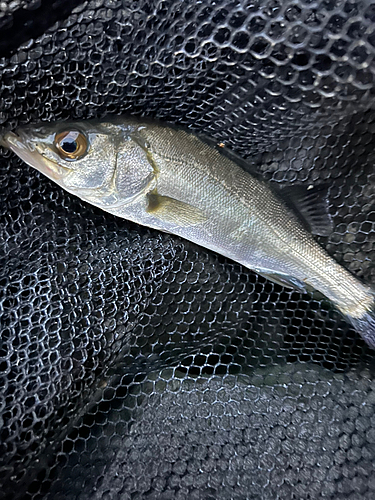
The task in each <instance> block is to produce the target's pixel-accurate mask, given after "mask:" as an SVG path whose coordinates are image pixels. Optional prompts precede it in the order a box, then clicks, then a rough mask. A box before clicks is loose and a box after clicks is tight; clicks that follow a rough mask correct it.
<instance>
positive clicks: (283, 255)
mask: <svg viewBox="0 0 375 500" xmlns="http://www.w3.org/2000/svg"><path fill="white" fill-rule="evenodd" d="M1 142H2V144H3V145H4V146H6V147H8V148H10V149H11V150H12V151H13V152H14V153H16V155H18V156H19V157H20V158H21V159H22V160H23V161H24V162H25V163H27V164H28V165H30V166H31V167H33V168H35V169H37V170H38V171H40V172H42V173H43V174H44V175H46V176H47V177H48V178H49V179H51V180H52V181H54V182H55V183H56V184H58V185H59V186H60V187H61V188H63V189H65V190H66V191H68V192H69V193H72V194H73V195H76V196H78V197H79V198H81V199H82V200H84V201H86V202H88V203H90V204H92V205H94V206H96V207H99V208H101V209H102V210H104V211H106V212H109V213H110V214H113V215H115V216H117V217H121V218H124V219H127V220H129V221H132V222H135V223H137V224H141V225H143V226H147V227H150V228H153V229H156V230H159V231H164V232H167V233H171V234H174V235H178V236H180V237H182V238H185V239H186V240H189V241H191V242H193V243H196V244H198V245H200V246H202V247H204V248H206V249H209V250H212V251H214V252H217V253H219V254H221V255H223V256H225V257H227V258H229V259H232V260H233V261H235V262H238V263H239V264H241V265H243V266H245V267H246V268H248V269H251V270H252V271H255V272H256V273H258V274H260V275H261V276H264V277H266V278H267V279H270V280H271V281H273V282H275V283H278V284H281V285H283V286H285V287H288V288H292V289H296V290H299V291H303V292H305V291H311V290H315V291H318V292H320V293H321V294H322V295H324V296H325V297H326V298H327V299H329V300H330V301H331V302H332V304H333V305H334V306H335V307H336V308H337V309H338V310H339V311H340V312H341V313H342V314H343V315H344V316H345V318H346V319H347V321H348V322H349V323H350V324H351V325H352V326H353V327H354V329H355V330H356V331H357V332H358V333H359V334H360V335H361V336H362V338H363V339H364V340H365V342H366V343H367V344H368V345H369V346H370V347H371V348H373V349H374V348H375V314H374V310H375V294H374V290H373V289H372V288H371V287H370V286H369V285H366V284H364V283H362V282H361V281H360V280H359V279H358V278H357V277H355V276H354V275H353V274H351V273H350V272H349V271H348V270H347V269H345V268H344V267H343V266H342V265H340V264H339V263H338V262H337V261H336V260H334V259H333V258H332V257H331V256H330V255H329V254H328V253H327V252H326V251H325V250H324V249H323V248H322V247H321V246H320V245H319V244H318V242H317V241H316V239H315V238H314V234H326V235H327V234H329V232H330V231H331V230H332V229H331V228H332V225H331V222H330V219H329V217H328V211H327V207H328V204H327V202H322V203H320V202H319V198H322V199H324V197H321V196H320V194H321V193H319V191H320V189H321V188H320V187H319V186H317V187H313V188H312V189H309V188H310V186H309V188H308V189H304V188H301V187H298V189H295V191H294V194H293V192H292V190H290V191H288V190H284V191H283V190H282V189H281V190H276V189H275V188H273V187H271V185H270V183H269V182H266V181H265V180H264V179H262V178H261V176H259V175H256V173H255V172H254V173H250V169H245V168H244V166H245V165H244V162H245V160H242V159H241V158H240V157H239V156H237V155H236V154H235V153H232V152H230V150H227V152H226V153H225V154H224V153H223V152H222V150H223V149H226V148H225V147H223V146H224V144H220V145H219V149H220V150H219V149H218V148H215V147H214V145H213V143H212V141H210V140H208V139H207V138H205V137H203V138H202V137H198V136H197V135H195V134H193V133H191V132H190V131H188V130H184V129H182V128H181V129H180V128H178V127H175V126H170V125H167V124H163V123H159V122H156V121H152V120H147V119H141V118H134V117H131V116H116V117H107V118H104V119H103V120H87V121H85V120H83V121H71V122H60V123H42V124H37V125H28V126H24V127H20V128H18V129H16V130H15V131H12V132H7V133H5V134H4V135H3V137H2V139H1ZM309 228H310V229H309Z"/></svg>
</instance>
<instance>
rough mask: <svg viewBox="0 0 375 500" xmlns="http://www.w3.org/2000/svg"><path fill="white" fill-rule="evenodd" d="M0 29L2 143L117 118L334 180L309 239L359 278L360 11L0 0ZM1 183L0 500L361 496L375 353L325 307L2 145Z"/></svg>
mask: <svg viewBox="0 0 375 500" xmlns="http://www.w3.org/2000/svg"><path fill="white" fill-rule="evenodd" d="M41 19H43V23H40V22H39V21H40V20H41ZM0 27H3V28H4V29H3V31H2V32H1V33H0V75H1V77H0V122H1V125H2V130H3V131H6V130H10V129H13V128H14V127H16V126H18V125H21V124H25V123H30V122H38V121H40V120H53V121H56V120H63V119H72V118H85V119H86V118H92V117H102V116H104V115H105V114H109V113H115V114H125V113H129V112H131V113H132V114H135V115H145V116H149V117H154V118H157V119H161V120H165V121H169V122H171V123H178V124H180V125H181V124H182V125H184V126H186V127H188V128H190V129H191V130H193V131H195V132H196V133H203V134H205V135H209V136H211V137H212V138H213V139H215V140H217V141H218V142H224V143H225V144H226V145H227V146H228V147H230V148H231V149H233V150H234V151H236V152H237V153H239V154H240V155H241V156H242V157H243V158H246V159H247V160H248V162H249V166H251V168H254V167H255V168H257V169H258V171H259V172H261V173H262V174H263V176H264V178H266V179H268V180H269V181H270V182H278V183H283V184H291V183H293V184H296V183H299V184H306V185H309V184H310V183H312V182H314V183H315V182H318V181H319V182H324V183H327V184H328V185H329V188H330V189H329V204H330V213H331V215H332V217H333V221H334V231H333V232H332V234H331V236H330V237H328V238H322V237H321V238H319V242H320V243H321V244H322V246H323V247H325V248H326V249H327V251H328V252H329V253H330V254H331V255H333V256H334V257H335V259H336V260H337V261H338V262H340V263H341V264H342V265H344V266H345V267H347V268H348V269H350V270H351V271H352V272H353V273H354V274H356V275H357V276H358V277H359V278H360V279H362V280H363V281H365V282H366V283H369V284H374V283H375V271H374V267H373V264H372V263H373V261H374V260H375V247H374V242H375V230H374V222H375V210H374V195H375V192H374V186H375V172H374V159H375V155H374V148H373V143H374V139H375V138H374V133H375V111H374V104H375V99H374V97H375V90H374V89H375V87H374V73H375V65H374V55H375V3H371V2H370V1H361V0H348V1H344V0H337V1H330V0H324V1H322V0H317V1H310V0H305V1H303V2H302V1H297V0H293V1H277V0H269V1H267V0H253V1H251V2H250V1H245V0H241V1H233V2H228V1H227V0H225V1H224V0H217V1H209V0H202V1H201V2H194V1H192V0H191V1H190V0H189V1H186V0H185V1H181V0H180V1H179V0H169V1H156V0H147V1H143V0H139V1H131V0H94V1H89V2H87V1H86V2H60V1H58V0H57V1H56V2H54V3H53V4H51V2H46V1H43V0H41V1H21V0H20V1H16V0H15V1H2V2H0ZM9 33H13V34H14V36H9ZM0 183H1V186H2V189H1V190H0V258H1V266H0V321H1V336H0V478H1V479H0V484H1V489H0V498H3V499H6V500H8V499H12V500H17V499H25V500H39V499H80V500H85V499H98V500H99V499H103V500H112V499H113V500H115V499H121V500H126V499H141V498H142V499H145V498H147V499H185V498H189V499H193V500H194V499H205V500H208V499H217V498H222V499H245V498H246V499H247V498H248V499H272V500H274V499H283V500H285V499H318V498H319V499H320V498H327V499H332V500H333V499H334V500H341V499H345V500H347V499H349V500H355V499H359V498H360V499H361V500H367V499H368V500H370V499H373V498H374V495H375V479H374V461H375V431H374V429H375V390H374V389H375V380H374V368H375V367H374V357H373V351H371V350H370V349H369V348H367V347H366V346H365V344H364V342H363V341H362V340H361V339H360V337H359V336H358V334H356V333H355V332H354V331H353V330H352V329H351V328H350V326H349V325H348V324H347V323H346V322H345V320H344V319H343V318H342V317H341V316H340V315H339V313H337V312H336V311H335V310H333V308H332V306H331V305H330V304H329V303H328V302H327V301H326V300H323V299H321V298H320V297H318V296H316V295H314V294H313V295H311V294H302V293H297V292H295V291H290V290H287V289H284V288H282V287H281V286H279V285H276V284H273V283H270V282H268V281H266V280H265V279H263V278H261V277H259V276H257V275H256V274H254V273H252V272H251V271H249V270H247V269H244V268H243V267H241V266H240V265H238V264H235V263H233V262H231V261H229V260H227V259H225V258H223V257H221V256H218V255H215V254H213V253H212V252H209V251H206V250H204V249H202V248H199V247H197V246H196V245H194V244H192V243H189V242H186V241H183V240H181V239H179V238H177V237H173V236H170V235H166V234H159V233H157V232H155V231H151V230H149V229H147V228H142V227H139V226H136V225H135V224H131V223H129V222H127V221H124V220H120V219H117V218H115V217H113V216H110V215H108V214H104V213H103V212H101V211H100V210H98V209H96V208H93V207H91V206H88V205H86V204H84V203H83V202H81V201H80V200H78V199H77V198H75V197H73V196H71V195H69V194H68V193H65V192H63V191H62V190H61V189H60V188H58V187H57V186H55V185H53V184H52V183H51V182H50V181H48V180H47V179H46V178H44V177H43V176H42V175H40V174H38V173H37V172H35V171H33V170H31V169H30V168H28V167H27V166H25V165H24V164H23V163H22V162H21V161H20V160H18V159H17V158H15V157H14V156H13V155H11V154H10V153H9V152H6V151H3V153H2V157H1V160H0Z"/></svg>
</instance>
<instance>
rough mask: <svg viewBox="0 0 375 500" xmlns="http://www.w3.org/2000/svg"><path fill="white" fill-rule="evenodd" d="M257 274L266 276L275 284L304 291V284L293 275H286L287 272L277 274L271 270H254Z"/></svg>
mask: <svg viewBox="0 0 375 500" xmlns="http://www.w3.org/2000/svg"><path fill="white" fill-rule="evenodd" d="M255 271H256V272H257V273H258V274H260V275H261V276H263V278H266V279H268V280H270V281H273V282H274V283H276V284H277V285H281V286H285V287H287V288H292V289H293V290H297V291H299V292H305V291H306V285H305V284H304V283H303V282H302V281H300V280H298V279H296V278H294V277H293V276H288V275H287V274H278V273H275V272H273V271H268V270H267V271H266V270H264V271H263V270H260V271H258V270H255Z"/></svg>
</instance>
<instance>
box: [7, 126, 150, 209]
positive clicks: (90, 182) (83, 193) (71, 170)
mask: <svg viewBox="0 0 375 500" xmlns="http://www.w3.org/2000/svg"><path fill="white" fill-rule="evenodd" d="M131 133H132V129H129V128H126V127H124V126H122V125H119V124H116V123H111V122H108V123H107V122H90V121H87V122H70V123H69V122H64V123H61V124H58V125H57V124H42V125H38V126H34V125H30V126H26V127H21V128H19V129H17V130H16V131H14V132H8V133H6V134H5V135H4V137H3V138H2V143H3V145H5V146H6V147H8V148H10V149H11V150H12V151H13V152H14V153H16V154H17V155H18V156H19V157H20V158H21V159H22V160H23V161H24V162H25V163H27V164H28V165H30V166H32V167H34V168H35V169H36V170H39V171H40V172H42V173H43V174H44V175H46V176H47V177H48V178H49V179H51V180H53V181H54V182H56V183H57V184H58V185H59V186H61V187H62V188H64V189H65V190H66V191H68V192H70V193H72V194H74V195H76V196H78V197H79V198H82V199H84V200H86V201H88V202H90V203H92V204H93V205H96V206H99V207H101V208H103V209H108V207H111V206H114V205H116V204H123V203H126V202H128V201H129V200H131V198H133V197H134V196H137V195H138V194H139V192H140V191H141V190H142V189H144V187H145V185H148V184H149V182H150V177H153V175H152V174H153V168H152V166H151V165H150V163H149V161H148V157H147V153H146V152H145V151H144V150H143V149H142V148H141V147H140V146H139V145H138V144H136V143H135V141H134V140H133V138H132V136H131Z"/></svg>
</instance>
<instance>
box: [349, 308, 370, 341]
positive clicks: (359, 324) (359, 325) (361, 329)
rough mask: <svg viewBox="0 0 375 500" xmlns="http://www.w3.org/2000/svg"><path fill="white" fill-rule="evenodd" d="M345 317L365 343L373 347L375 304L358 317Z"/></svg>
mask: <svg viewBox="0 0 375 500" xmlns="http://www.w3.org/2000/svg"><path fill="white" fill-rule="evenodd" d="M347 318H348V320H349V322H350V323H351V324H352V326H353V327H354V329H355V330H356V331H357V332H358V333H359V335H360V336H361V337H362V338H363V340H364V341H365V342H366V344H367V345H368V346H370V347H371V348H372V349H375V305H374V306H373V307H372V309H369V310H368V311H366V312H365V313H364V315H363V316H361V317H359V318H354V317H352V316H347Z"/></svg>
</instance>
